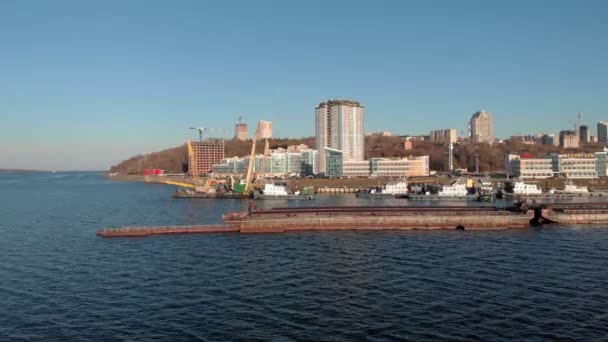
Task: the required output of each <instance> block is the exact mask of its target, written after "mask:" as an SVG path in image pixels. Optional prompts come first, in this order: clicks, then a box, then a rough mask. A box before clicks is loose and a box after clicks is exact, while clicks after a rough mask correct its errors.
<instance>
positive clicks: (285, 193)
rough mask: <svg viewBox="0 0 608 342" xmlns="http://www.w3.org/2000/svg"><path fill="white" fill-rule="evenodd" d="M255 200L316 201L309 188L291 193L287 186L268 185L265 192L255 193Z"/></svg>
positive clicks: (265, 186)
mask: <svg viewBox="0 0 608 342" xmlns="http://www.w3.org/2000/svg"><path fill="white" fill-rule="evenodd" d="M253 198H254V199H258V200H273V199H281V200H311V199H314V194H313V192H312V190H311V189H309V188H306V189H304V190H303V191H295V192H293V193H291V192H290V191H289V189H288V188H287V186H286V185H279V184H274V183H266V184H265V185H264V191H263V192H261V193H260V192H259V191H254V193H253Z"/></svg>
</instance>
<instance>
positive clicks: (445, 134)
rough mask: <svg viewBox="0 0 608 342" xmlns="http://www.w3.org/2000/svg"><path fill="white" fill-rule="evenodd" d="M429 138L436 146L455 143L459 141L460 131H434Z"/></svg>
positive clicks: (448, 129)
mask: <svg viewBox="0 0 608 342" xmlns="http://www.w3.org/2000/svg"><path fill="white" fill-rule="evenodd" d="M429 138H430V140H431V142H432V143H435V144H449V143H455V142H456V141H457V140H458V131H457V130H456V129H455V128H446V129H439V130H434V131H431V132H430V133H429Z"/></svg>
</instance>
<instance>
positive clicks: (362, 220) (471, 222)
mask: <svg viewBox="0 0 608 342" xmlns="http://www.w3.org/2000/svg"><path fill="white" fill-rule="evenodd" d="M533 218H534V212H533V211H532V210H529V211H519V210H517V209H513V210H507V209H503V208H497V207H491V206H488V207H466V206H460V207H439V206H415V207H414V206H382V207H378V206H372V207H360V206H357V207H307V208H273V209H256V208H252V207H250V208H249V210H248V211H243V212H232V213H226V214H225V215H224V216H223V220H224V224H223V225H216V226H213V225H207V226H164V227H125V228H106V229H101V230H99V231H97V235H98V236H102V237H120V236H125V237H127V236H149V235H164V234H200V233H224V232H229V233H237V232H238V233H279V232H288V231H305V230H315V231H321V230H413V229H423V230H432V229H460V230H496V229H509V228H526V227H528V226H529V225H530V221H531V220H532V219H533Z"/></svg>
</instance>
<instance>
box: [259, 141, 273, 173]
mask: <svg viewBox="0 0 608 342" xmlns="http://www.w3.org/2000/svg"><path fill="white" fill-rule="evenodd" d="M264 140H265V141H266V142H265V144H264V157H263V158H262V165H261V166H260V171H259V172H258V176H259V175H260V174H262V178H264V177H265V176H266V166H267V165H268V158H270V147H269V144H268V139H264ZM270 176H271V177H272V173H271V174H270Z"/></svg>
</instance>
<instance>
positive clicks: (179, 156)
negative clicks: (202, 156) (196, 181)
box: [110, 137, 315, 174]
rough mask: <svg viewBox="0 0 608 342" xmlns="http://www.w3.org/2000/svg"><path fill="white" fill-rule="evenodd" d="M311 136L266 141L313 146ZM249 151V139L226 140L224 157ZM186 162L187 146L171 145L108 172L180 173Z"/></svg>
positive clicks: (275, 144)
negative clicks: (150, 171) (161, 170)
mask: <svg viewBox="0 0 608 342" xmlns="http://www.w3.org/2000/svg"><path fill="white" fill-rule="evenodd" d="M314 140H315V139H314V138H313V137H307V138H300V139H283V138H279V139H272V140H270V141H269V142H268V144H269V146H270V148H271V149H272V148H278V147H283V148H286V147H287V146H288V145H298V144H306V145H308V146H311V147H312V146H314V144H315V142H314ZM256 151H257V153H264V144H263V143H258V144H257V148H256ZM250 153H251V140H246V141H239V140H226V144H225V155H226V157H235V156H245V155H249V154H250ZM187 164H188V147H187V146H186V144H184V145H181V146H179V147H173V148H169V149H166V150H162V151H158V152H152V153H149V154H145V155H141V154H139V155H136V156H133V157H131V158H129V159H127V160H123V161H122V162H120V163H118V164H116V165H113V166H112V167H111V168H110V172H118V173H121V174H143V173H144V170H146V169H164V170H166V171H167V172H169V173H180V172H185V171H186V170H187Z"/></svg>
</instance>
